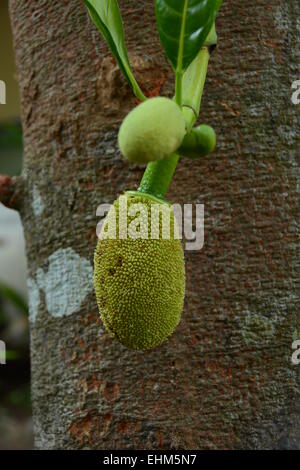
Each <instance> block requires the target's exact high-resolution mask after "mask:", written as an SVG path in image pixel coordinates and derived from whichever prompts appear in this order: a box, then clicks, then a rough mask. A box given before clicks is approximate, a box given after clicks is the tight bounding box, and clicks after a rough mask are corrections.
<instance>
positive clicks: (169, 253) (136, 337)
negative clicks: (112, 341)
mask: <svg viewBox="0 0 300 470" xmlns="http://www.w3.org/2000/svg"><path fill="white" fill-rule="evenodd" d="M141 203H142V204H143V206H141ZM126 204H127V208H128V216H127V217H126V212H124V207H125V206H126ZM135 204H138V206H135ZM153 206H155V207H154V208H153ZM151 207H152V208H153V209H152V211H153V213H155V214H156V216H157V217H154V216H152V219H151ZM133 209H134V210H133ZM136 210H137V211H138V218H137V216H136V214H135V213H134V212H135V211H136ZM159 210H161V211H162V214H163V215H161V216H160V217H158V214H159ZM125 211H126V209H125ZM155 211H157V212H155ZM114 214H115V215H116V219H115V220H116V224H114ZM164 214H169V215H170V224H169V225H168V224H165V225H164V222H163V220H164ZM124 215H125V216H124ZM151 220H152V222H151ZM165 220H166V219H165ZM167 226H169V230H170V237H169V239H167V236H168V229H167V230H166V229H165V228H164V227H167ZM115 229H116V230H115ZM124 230H127V231H128V238H127V239H125V238H124V236H125V235H124V233H125V232H124ZM151 230H152V236H153V234H154V237H156V239H153V238H150V237H151ZM174 233H175V234H176V233H178V227H177V224H176V219H175V218H174V212H173V210H170V209H169V206H168V205H167V204H164V203H158V202H157V201H156V200H154V199H153V198H151V197H150V196H147V195H143V194H141V195H129V194H126V195H123V196H121V197H120V198H119V199H118V200H116V201H115V202H114V205H113V206H112V208H111V209H110V211H109V213H108V215H107V217H106V219H105V221H104V224H103V227H102V230H101V233H100V236H99V240H98V244H97V249H96V251H95V257H94V269H95V272H94V283H95V292H96V297H97V302H98V307H99V311H100V315H101V318H102V320H103V323H104V324H105V326H106V328H107V330H108V331H109V333H110V334H111V336H114V337H116V338H117V339H118V340H119V341H120V342H121V343H122V344H123V345H124V346H126V347H128V348H130V349H150V348H154V347H155V346H158V345H159V344H161V343H162V342H163V341H164V340H165V339H166V338H167V337H168V336H169V335H171V333H172V332H173V331H174V329H175V328H176V326H177V325H178V323H179V321H180V315H181V311H182V308H183V301H184V293H185V268H184V256H183V250H182V246H181V242H180V240H179V239H178V238H176V235H175V238H174ZM114 235H116V238H115V239H114ZM137 235H139V236H140V238H136V237H137ZM130 237H131V238H130ZM133 237H135V238H136V239H133Z"/></svg>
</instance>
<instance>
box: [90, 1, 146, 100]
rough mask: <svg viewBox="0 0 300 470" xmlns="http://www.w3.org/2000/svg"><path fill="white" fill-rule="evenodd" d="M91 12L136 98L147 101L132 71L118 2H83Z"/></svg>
mask: <svg viewBox="0 0 300 470" xmlns="http://www.w3.org/2000/svg"><path fill="white" fill-rule="evenodd" d="M83 1H84V3H85V5H86V6H87V8H88V10H89V14H90V17H91V19H92V21H93V22H94V24H95V25H96V26H97V28H98V29H99V31H100V32H101V34H102V36H103V37H104V39H105V40H106V42H107V44H108V46H109V47H110V50H111V52H112V53H113V55H114V57H115V59H116V61H117V62H118V65H119V67H120V69H121V71H122V73H123V75H124V76H125V78H126V80H127V81H128V83H129V84H130V85H131V86H132V89H133V92H134V94H135V96H136V97H137V98H138V99H139V100H140V101H145V100H146V97H145V96H144V95H143V93H142V91H141V89H140V87H139V85H138V83H137V81H136V79H135V78H134V75H133V72H132V70H131V66H130V62H129V58H128V53H127V49H126V45H125V37H124V28H123V23H122V17H121V13H120V9H119V5H118V2H117V0H83Z"/></svg>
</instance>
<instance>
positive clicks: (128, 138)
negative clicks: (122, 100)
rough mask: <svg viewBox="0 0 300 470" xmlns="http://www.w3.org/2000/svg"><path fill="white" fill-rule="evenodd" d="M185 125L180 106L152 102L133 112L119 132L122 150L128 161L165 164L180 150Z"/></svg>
mask: <svg viewBox="0 0 300 470" xmlns="http://www.w3.org/2000/svg"><path fill="white" fill-rule="evenodd" d="M184 134H185V121H184V116H183V113H182V112H181V109H180V108H179V106H178V105H177V104H176V103H175V101H172V100H170V99H168V98H163V97H156V98H151V99H149V100H147V101H145V102H143V103H142V104H140V105H139V106H137V107H136V108H134V109H133V110H132V111H131V112H130V113H129V114H128V115H127V116H126V118H125V119H124V121H123V123H122V125H121V127H120V131H119V147H120V150H121V152H122V154H123V155H124V157H125V158H127V160H130V161H133V162H137V163H148V162H151V161H154V160H162V159H164V158H166V157H168V156H169V155H171V154H172V153H173V152H175V150H177V148H178V147H179V146H180V144H181V142H182V140H183V137H184Z"/></svg>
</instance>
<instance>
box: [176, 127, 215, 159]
mask: <svg viewBox="0 0 300 470" xmlns="http://www.w3.org/2000/svg"><path fill="white" fill-rule="evenodd" d="M216 142H217V136H216V133H215V131H214V129H213V128H212V127H211V126H207V125H206V124H201V125H200V126H198V127H194V128H193V129H192V130H191V131H190V132H189V133H188V134H186V135H185V136H184V139H183V141H182V144H181V146H180V147H179V149H178V153H179V154H180V155H182V156H183V157H189V158H198V157H205V156H206V155H208V154H209V153H211V152H213V151H214V149H215V147H216Z"/></svg>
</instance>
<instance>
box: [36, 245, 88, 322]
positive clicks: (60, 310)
mask: <svg viewBox="0 0 300 470" xmlns="http://www.w3.org/2000/svg"><path fill="white" fill-rule="evenodd" d="M47 264H48V269H47V270H43V269H41V268H39V269H38V270H37V272H36V282H35V281H33V283H34V284H33V283H32V285H33V286H34V288H33V289H32V292H33V294H32V296H33V309H32V311H33V315H32V320H33V321H34V320H35V318H36V315H37V310H38V306H39V303H40V299H38V298H37V295H36V290H37V292H38V293H39V290H42V291H43V292H44V295H45V302H46V308H47V311H48V312H49V314H50V315H51V316H52V317H55V318H60V317H64V316H68V315H72V313H75V312H76V311H78V310H79V309H80V307H81V305H82V304H83V302H84V300H85V298H86V296H87V295H88V294H89V293H90V292H91V291H92V290H93V268H92V266H91V263H90V262H89V261H88V260H87V259H85V258H82V257H80V256H79V255H78V254H77V253H76V252H75V251H74V250H73V249H72V248H66V249H59V250H57V251H55V252H54V253H53V254H52V255H51V256H49V258H48V259H47ZM35 287H36V290H34V289H35ZM34 301H35V302H34Z"/></svg>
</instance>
